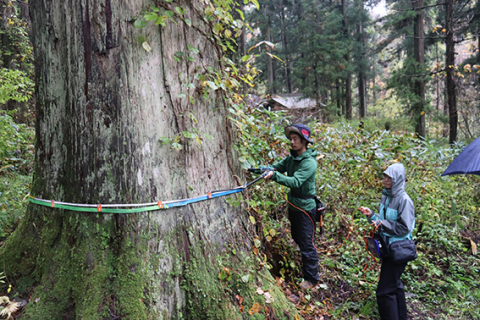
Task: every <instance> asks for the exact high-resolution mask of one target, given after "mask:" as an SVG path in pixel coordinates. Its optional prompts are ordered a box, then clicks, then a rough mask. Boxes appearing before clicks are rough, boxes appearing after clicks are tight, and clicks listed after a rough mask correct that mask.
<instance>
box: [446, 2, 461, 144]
mask: <svg viewBox="0 0 480 320" xmlns="http://www.w3.org/2000/svg"><path fill="white" fill-rule="evenodd" d="M445 7H446V8H445V14H446V16H445V26H446V29H447V32H446V33H447V34H446V40H445V45H446V66H445V67H446V69H447V80H446V82H447V84H446V85H447V90H446V91H447V105H448V117H449V139H448V140H449V143H450V144H453V143H454V142H455V141H457V130H458V111H457V96H456V84H455V80H454V78H453V77H454V71H455V42H454V39H453V36H454V34H453V32H454V31H453V0H447V1H446V5H445Z"/></svg>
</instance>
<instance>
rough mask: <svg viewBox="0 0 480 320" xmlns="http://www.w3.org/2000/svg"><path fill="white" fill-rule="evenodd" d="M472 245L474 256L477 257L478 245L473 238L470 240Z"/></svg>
mask: <svg viewBox="0 0 480 320" xmlns="http://www.w3.org/2000/svg"><path fill="white" fill-rule="evenodd" d="M470 244H471V245H472V253H473V255H474V256H476V255H477V244H476V243H475V241H473V240H472V238H470Z"/></svg>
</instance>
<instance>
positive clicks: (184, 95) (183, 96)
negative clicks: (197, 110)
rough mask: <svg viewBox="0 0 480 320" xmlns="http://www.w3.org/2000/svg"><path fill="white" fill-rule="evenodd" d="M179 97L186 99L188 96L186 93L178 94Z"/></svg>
mask: <svg viewBox="0 0 480 320" xmlns="http://www.w3.org/2000/svg"><path fill="white" fill-rule="evenodd" d="M178 96H179V97H180V98H185V97H186V96H187V95H186V94H185V93H183V92H181V93H179V94H178Z"/></svg>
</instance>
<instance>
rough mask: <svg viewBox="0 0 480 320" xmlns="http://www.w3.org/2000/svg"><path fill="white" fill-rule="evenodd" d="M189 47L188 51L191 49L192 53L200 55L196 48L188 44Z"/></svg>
mask: <svg viewBox="0 0 480 320" xmlns="http://www.w3.org/2000/svg"><path fill="white" fill-rule="evenodd" d="M187 46H188V49H189V50H190V51H192V52H193V53H195V54H198V53H199V52H200V50H198V49H197V48H195V47H192V46H190V45H189V44H187Z"/></svg>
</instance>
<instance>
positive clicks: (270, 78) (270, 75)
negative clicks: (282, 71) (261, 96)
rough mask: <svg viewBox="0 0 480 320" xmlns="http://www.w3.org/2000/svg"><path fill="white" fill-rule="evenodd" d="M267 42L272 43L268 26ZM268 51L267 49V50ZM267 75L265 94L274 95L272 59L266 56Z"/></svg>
mask: <svg viewBox="0 0 480 320" xmlns="http://www.w3.org/2000/svg"><path fill="white" fill-rule="evenodd" d="M267 41H270V42H271V41H272V39H271V35H270V26H268V27H267ZM267 50H269V49H267ZM267 73H268V88H267V92H268V93H269V94H272V93H274V89H273V64H272V57H271V56H269V55H267Z"/></svg>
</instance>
